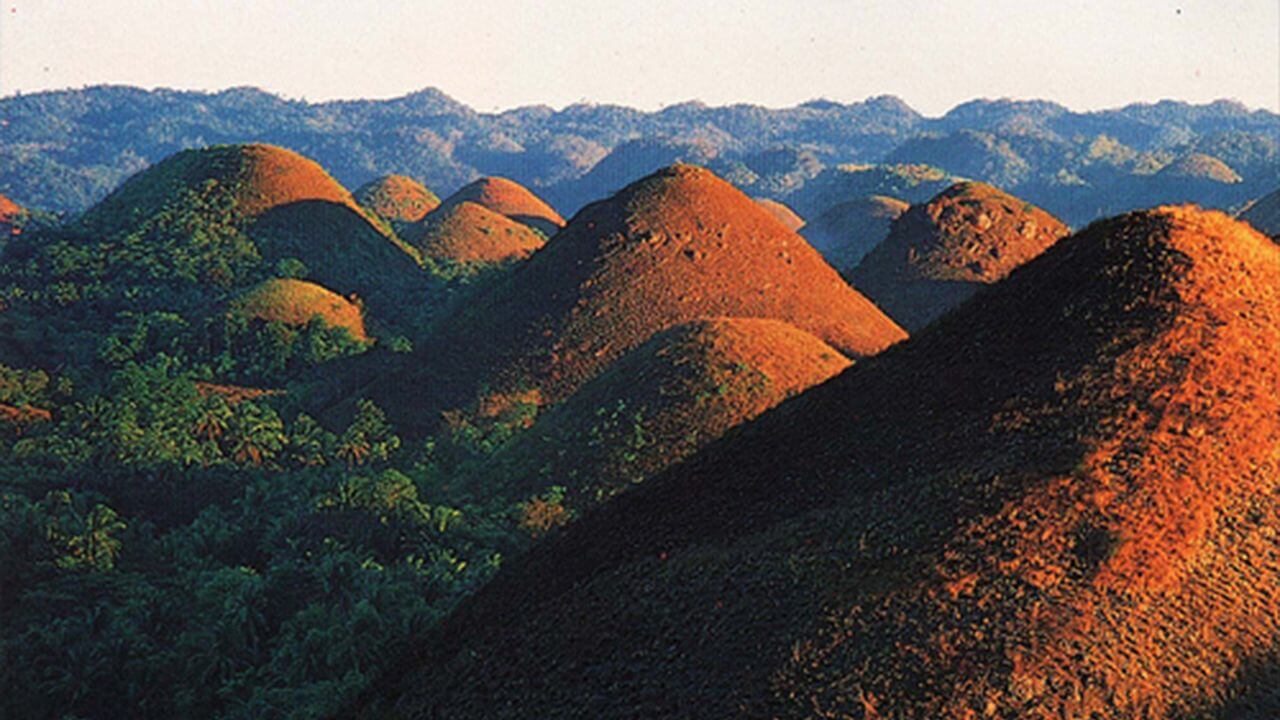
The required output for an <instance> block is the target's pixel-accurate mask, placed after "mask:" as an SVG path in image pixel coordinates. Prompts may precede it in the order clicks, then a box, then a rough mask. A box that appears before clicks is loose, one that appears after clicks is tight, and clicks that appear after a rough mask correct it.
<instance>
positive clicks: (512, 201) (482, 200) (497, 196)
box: [441, 177, 564, 237]
mask: <svg viewBox="0 0 1280 720" xmlns="http://www.w3.org/2000/svg"><path fill="white" fill-rule="evenodd" d="M463 202H473V203H475V204H477V205H481V206H483V207H486V208H488V209H490V210H492V211H494V212H496V213H500V214H502V215H506V216H507V217H509V218H511V219H512V220H515V221H516V222H521V223H524V224H525V225H528V226H529V227H531V228H533V229H535V230H537V231H539V232H541V233H542V234H544V235H546V236H547V237H551V236H552V235H555V234H556V231H558V230H559V229H560V228H562V227H564V218H562V217H560V213H558V212H556V211H555V210H554V209H553V208H552V207H551V206H550V205H548V204H547V203H546V202H544V201H543V200H542V198H540V197H538V196H537V195H534V194H533V193H532V192H530V191H529V189H528V188H526V187H525V186H523V185H521V184H520V183H517V182H514V181H512V180H508V179H506V178H502V177H483V178H480V179H479V180H476V181H475V182H473V183H471V184H470V185H466V186H465V187H463V188H462V189H460V190H458V191H457V192H455V193H454V194H452V195H450V196H449V197H447V198H445V200H444V202H443V203H442V204H441V207H442V208H449V207H452V206H454V205H458V204H460V203H463Z"/></svg>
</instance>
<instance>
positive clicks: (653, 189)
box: [375, 165, 905, 423]
mask: <svg viewBox="0 0 1280 720" xmlns="http://www.w3.org/2000/svg"><path fill="white" fill-rule="evenodd" d="M722 316H723V317H759V318H772V319H776V320H782V321H785V322H789V323H791V324H792V325H795V326H796V327H798V328H800V329H802V330H805V331H807V332H809V333H811V334H813V335H815V336H817V337H818V338H819V339H821V340H823V341H824V342H826V343H828V344H830V345H831V346H833V347H835V348H836V349H837V350H839V351H840V352H842V353H844V354H845V355H847V356H849V357H855V358H856V357H863V356H866V355H871V354H874V353H877V352H879V351H881V350H883V349H884V348H886V347H888V346H889V345H891V344H893V343H894V342H897V341H898V340H900V339H902V338H903V337H905V333H903V332H902V330H901V329H900V328H899V327H898V326H897V325H895V324H894V323H893V321H891V320H889V319H888V318H887V317H885V315H884V314H883V313H881V312H880V310H879V309H877V308H876V307H875V306H874V305H872V304H871V302H870V301H868V300H867V299H866V298H864V297H863V296H862V295H860V294H858V292H857V291H855V290H853V289H852V288H850V287H849V286H848V285H847V284H846V283H845V282H844V280H842V279H841V278H840V276H839V275H838V274H837V273H836V272H835V271H834V270H832V269H831V267H830V266H828V265H827V264H826V263H825V262H823V260H822V257H821V256H820V255H818V253H817V252H816V251H815V250H814V249H813V248H811V247H809V245H808V243H806V242H805V241H804V240H803V239H801V238H800V237H799V236H798V235H795V234H794V233H791V232H789V231H787V229H786V228H785V227H783V226H782V225H781V224H780V223H778V221H777V220H775V219H774V218H773V216H772V215H770V214H769V212H768V211H767V210H765V209H764V208H761V207H760V206H759V205H758V204H756V203H755V202H754V201H752V200H751V199H750V198H749V197H747V196H746V195H743V194H742V193H741V192H740V191H738V190H737V189H735V188H734V187H733V186H731V185H729V184H728V183H726V182H725V181H723V180H721V179H720V178H718V177H716V176H715V175H714V174H713V173H711V172H710V171H709V170H705V169H702V168H696V167H693V166H683V165H677V166H673V167H671V168H667V169H665V170H661V171H659V172H657V173H654V174H653V175H650V176H649V177H647V178H644V179H642V180H640V181H637V182H635V183H633V184H631V185H629V186H628V187H627V188H625V189H624V190H622V191H621V192H619V193H618V194H617V195H615V196H614V197H612V198H610V199H608V200H606V201H602V202H598V203H594V204H592V205H590V206H588V207H587V208H585V209H583V210H582V211H581V212H579V213H578V215H576V216H575V217H574V220H573V222H572V223H571V224H570V225H569V226H567V227H565V228H564V229H563V230H562V231H561V232H560V233H559V234H558V235H557V236H556V239H555V240H554V241H553V242H550V243H548V244H547V246H546V247H545V248H543V249H542V250H540V251H538V253H536V254H535V255H534V256H533V257H532V258H530V259H529V260H528V261H527V262H525V263H523V264H521V265H520V267H519V268H518V269H517V270H516V271H515V272H514V273H512V274H511V275H510V277H509V278H508V279H507V280H506V281H504V282H503V284H502V285H500V286H498V287H495V288H493V290H492V291H491V292H489V293H488V294H487V295H485V296H483V297H479V298H476V299H475V300H474V301H473V302H472V303H471V305H470V306H468V307H466V308H464V309H463V310H462V311H461V312H458V313H455V314H454V315H453V316H451V317H450V319H449V320H448V321H447V322H446V323H445V324H444V325H443V326H442V327H441V328H440V330H439V331H438V333H437V337H436V340H435V342H433V343H431V348H430V349H428V350H426V351H425V352H424V354H423V357H430V359H431V361H430V362H429V363H424V364H423V367H422V368H421V369H420V370H418V371H415V372H414V373H410V377H408V378H403V379H402V380H401V381H399V382H396V383H392V384H393V385H394V386H395V387H396V390H395V392H394V393H392V392H390V391H386V392H385V397H386V400H387V401H388V403H391V404H392V407H388V406H384V407H388V411H389V412H392V413H393V414H394V415H397V416H398V417H399V419H400V421H401V422H402V423H404V422H409V421H411V420H412V418H414V417H416V418H418V419H422V418H425V417H429V416H431V415H432V413H434V412H436V411H438V410H439V409H444V408H442V407H441V404H442V403H443V405H444V407H450V406H452V404H453V403H454V402H458V403H465V402H467V401H468V400H469V399H470V398H469V397H468V394H469V393H474V391H475V389H476V388H478V387H480V386H487V387H489V388H490V389H493V390H495V391H503V390H509V389H514V388H523V389H526V390H527V389H530V388H537V389H538V390H540V392H541V394H542V396H543V397H544V398H545V399H546V400H547V401H548V402H551V403H555V402H559V401H560V400H563V399H564V398H566V397H568V396H569V395H570V394H571V393H572V392H573V391H574V390H576V389H577V388H579V387H581V386H582V384H583V383H585V382H587V381H588V380H590V379H591V378H593V377H595V376H596V375H597V374H599V373H600V372H601V371H602V370H603V369H605V368H606V367H608V366H609V364H610V363H612V362H613V361H614V360H616V359H617V358H619V357H621V356H622V355H623V354H625V353H626V352H628V351H629V350H631V349H633V348H635V347H637V346H639V345H640V344H642V343H643V342H645V341H646V340H648V339H649V338H650V337H651V336H652V335H653V334H654V333H656V332H659V331H661V330H665V329H666V328H668V327H671V326H673V325H678V324H680V323H685V322H689V321H691V320H697V319H700V318H705V317H722ZM442 372H443V373H449V372H452V373H453V374H454V375H455V377H452V378H444V377H430V379H428V377H427V376H432V375H438V374H440V373H442ZM419 375H422V377H420V376H419ZM384 385H385V383H384ZM450 388H452V389H454V390H460V391H461V392H460V393H457V394H455V395H453V397H451V398H448V399H444V398H442V397H433V396H435V395H437V394H440V393H447V392H448V390H449V389H450ZM375 391H376V388H375ZM394 405H399V406H401V407H402V409H403V412H396V411H395V410H394V407H393V406H394Z"/></svg>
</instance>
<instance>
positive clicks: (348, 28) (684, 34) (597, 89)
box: [0, 0, 1280, 114]
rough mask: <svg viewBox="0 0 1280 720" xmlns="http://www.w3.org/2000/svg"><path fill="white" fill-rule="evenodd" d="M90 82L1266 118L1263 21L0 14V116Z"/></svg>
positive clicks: (1198, 4)
mask: <svg viewBox="0 0 1280 720" xmlns="http://www.w3.org/2000/svg"><path fill="white" fill-rule="evenodd" d="M99 83H121V84H132V85H140V86H143V87H173V88H184V89H204V90H212V89H221V88H225V87H230V86H236V85H255V86H259V87H262V88H264V89H267V90H271V91H274V92H278V93H281V94H284V95H286V96H290V97H304V98H306V99H308V100H322V99H332V98H356V97H370V98H376V97H391V96H395V95H401V94H404V93H407V92H410V91H413V90H416V89H419V88H422V87H425V86H435V87H439V88H441V89H442V90H444V91H445V92H447V93H449V94H450V95H452V96H454V97H455V98H457V99H459V100H461V101H463V102H466V103H468V104H470V105H472V106H473V107H476V108H477V109H480V110H486V111H487V110H497V109H505V108H509V107H514V106H518V105H526V104H538V103H545V104H549V105H553V106H563V105H566V104H569V103H574V102H579V101H592V102H613V103H622V104H627V105H633V106H637V107H641V108H646V109H653V108H657V107H660V106H662V105H664V104H670V103H673V102H679V101H683V100H688V99H699V100H702V101H705V102H707V103H711V104H728V103H737V102H752V103H759V104H764V105H769V106H784V105H791V104H795V103H799V102H804V101H806V100H810V99H814V98H818V97H825V98H829V99H833V100H839V101H845V102H847V101H854V100H860V99H863V98H865V97H867V96H869V95H877V94H882V93H891V94H897V95H899V96H901V97H903V98H904V99H905V100H906V101H907V102H909V103H910V104H911V105H913V106H914V107H916V108H917V109H919V110H921V111H923V112H926V113H930V114H939V113H942V112H945V111H946V110H947V109H948V108H950V107H951V106H953V105H955V104H956V103H958V102H962V101H964V100H967V99H970V98H974V97H1017V98H1047V99H1051V100H1056V101H1058V102H1062V103H1064V104H1066V105H1068V106H1070V107H1072V108H1075V109H1095V108H1101V107H1113V106H1118V105H1123V104H1127V103H1130V102H1134V101H1153V100H1157V99H1162V98H1174V99H1179V100H1186V101H1191V102H1204V101H1208V100H1212V99H1216V98H1223V97H1225V98H1232V99H1237V100H1240V101H1242V102H1244V103H1245V104H1247V105H1249V106H1250V107H1255V108H1268V109H1272V110H1280V3H1277V2H1276V1H1275V0H1213V1H1204V0H1177V1H1173V2H1165V1H1163V0H1145V1H1144V0H1120V1H1117V2H1106V3H1101V2H1096V1H1089V2H1082V1H1074V0H1073V1H1065V2H1055V3H1052V5H1050V4H1049V3H1027V2H1025V1H1024V0H999V1H996V2H987V3H982V4H981V6H980V7H979V6H978V4H977V3H972V2H950V1H949V2H926V1H924V0H874V1H870V2H836V1H834V0H821V1H816V2H805V3H790V2H787V3H781V2H766V1H765V0H740V1H738V2H715V3H712V2H697V3H691V2H688V1H687V0H646V1H645V2H636V3H618V4H612V3H611V4H608V6H607V7H605V4H604V3H600V2H598V1H595V2H591V1H577V0H554V1H548V2H537V3H533V2H526V3H519V2H511V1H509V0H491V1H490V2H486V3H475V4H468V5H467V6H465V7H464V5H463V4H462V3H458V2H454V1H449V2H411V1H410V0H381V1H374V2H350V0H346V1H342V2H340V1H338V0H308V1H306V2H247V1H245V0H230V1H223V2H215V1H214V0H193V1H191V2H183V3H173V2H169V1H163V0H130V1H126V0H114V1H110V2H107V1H101V2H93V3H66V2H60V1H53V0H5V1H4V3H3V17H2V18H0V95H11V94H14V93H18V92H22V93H30V92H35V91H38V90H46V89H58V88H69V87H80V86H84V85H92V84H99Z"/></svg>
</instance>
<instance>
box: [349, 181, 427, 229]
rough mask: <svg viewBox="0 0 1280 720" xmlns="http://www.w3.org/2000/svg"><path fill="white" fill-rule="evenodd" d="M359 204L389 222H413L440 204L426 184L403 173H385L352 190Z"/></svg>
mask: <svg viewBox="0 0 1280 720" xmlns="http://www.w3.org/2000/svg"><path fill="white" fill-rule="evenodd" d="M354 197H355V200H356V202H357V203H359V204H360V206H361V207H363V208H365V209H366V210H368V211H370V212H372V213H373V214H375V215H377V216H378V217H380V218H382V219H383V220H386V221H388V222H396V223H406V224H407V223H416V222H418V221H419V220H421V219H422V218H423V216H425V215H426V214H427V213H429V212H431V211H432V210H435V209H436V208H437V207H439V206H440V198H438V197H436V194H435V193H433V192H431V191H430V190H428V189H427V187H426V186H425V185H423V184H422V183H420V182H418V181H417V180H414V179H413V178H410V177H405V176H404V175H384V176H383V177H380V178H378V179H376V180H370V181H369V182H367V183H365V184H364V185H361V186H360V189H358V190H356V191H355V194H354Z"/></svg>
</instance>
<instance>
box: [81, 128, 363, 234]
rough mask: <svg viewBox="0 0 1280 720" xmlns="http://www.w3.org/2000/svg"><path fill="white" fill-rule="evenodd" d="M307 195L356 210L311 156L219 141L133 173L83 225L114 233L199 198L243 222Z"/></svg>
mask: <svg viewBox="0 0 1280 720" xmlns="http://www.w3.org/2000/svg"><path fill="white" fill-rule="evenodd" d="M307 200H312V201H315V200H321V201H326V202H332V203H337V204H339V205H345V206H347V207H349V208H351V209H353V210H358V206H357V205H356V203H355V201H354V200H353V199H352V197H351V194H350V193H349V192H347V190H346V189H345V188H343V187H342V186H341V185H340V184H338V181H337V180H334V179H333V178H332V177H331V176H330V175H329V173H327V172H325V170H324V168H322V167H320V165H318V164H317V163H316V162H315V161H313V160H309V159H307V158H305V157H303V156H301V155H299V154H297V153H295V152H293V151H291V150H286V149H284V148H281V147H276V146H273V145H218V146H214V147H208V148H200V149H196V150H184V151H182V152H179V153H177V154H175V155H171V156H169V157H168V158H165V159H164V160H162V161H161V162H159V163H157V164H156V165H154V166H152V167H150V168H148V169H146V170H144V171H142V172H140V173H138V174H137V175H134V176H133V177H131V178H129V179H128V180H127V181H125V183H124V184H123V185H121V186H120V187H119V188H118V189H116V191H115V192H113V193H111V194H110V195H108V196H107V197H106V198H105V199H104V200H103V201H102V202H100V203H98V204H97V205H95V206H93V207H92V208H90V209H89V210H88V211H87V212H86V213H85V214H84V215H83V216H82V217H81V218H80V223H79V224H80V225H82V226H83V227H85V228H86V229H88V230H91V231H93V232H95V233H98V234H112V233H116V232H120V231H125V230H130V229H134V228H137V227H139V226H141V225H143V224H145V223H147V222H148V221H150V220H152V219H153V218H154V217H155V216H157V215H160V214H164V213H168V212H172V210H173V209H174V207H175V206H177V205H183V204H192V203H196V202H199V203H201V204H203V205H206V206H209V207H211V208H217V209H218V210H220V211H221V212H222V213H224V214H225V220H227V221H229V222H231V223H233V224H236V225H240V226H243V225H246V224H248V223H250V222H252V221H253V220H255V219H257V218H258V217H260V216H261V215H262V214H263V213H265V212H266V211H268V210H271V209H273V208H278V207H281V206H284V205H289V204H291V203H296V202H302V201H307Z"/></svg>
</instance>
